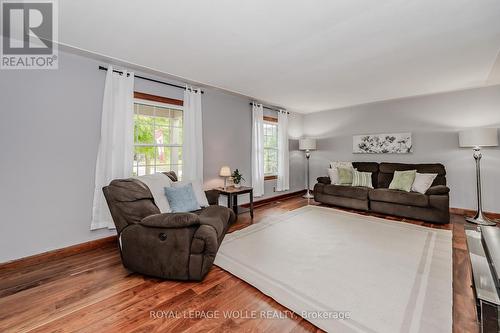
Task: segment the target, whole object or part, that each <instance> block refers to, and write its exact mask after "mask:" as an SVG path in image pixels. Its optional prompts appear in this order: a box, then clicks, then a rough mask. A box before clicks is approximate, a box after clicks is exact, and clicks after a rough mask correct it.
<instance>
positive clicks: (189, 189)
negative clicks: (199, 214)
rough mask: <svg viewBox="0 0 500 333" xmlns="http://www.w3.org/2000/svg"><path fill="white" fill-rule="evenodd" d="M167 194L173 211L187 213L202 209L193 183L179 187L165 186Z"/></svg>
mask: <svg viewBox="0 0 500 333" xmlns="http://www.w3.org/2000/svg"><path fill="white" fill-rule="evenodd" d="M165 196H166V197H167V199H168V203H169V204H170V209H171V210H172V213H187V212H192V211H194V210H198V209H200V205H199V204H198V200H197V199H196V195H195V194H194V190H193V185H192V184H191V183H188V184H186V185H184V186H179V187H173V186H171V187H165Z"/></svg>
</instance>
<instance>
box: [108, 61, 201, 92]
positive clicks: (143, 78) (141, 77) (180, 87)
mask: <svg viewBox="0 0 500 333" xmlns="http://www.w3.org/2000/svg"><path fill="white" fill-rule="evenodd" d="M99 69H100V70H101V71H107V70H108V69H107V68H106V67H104V66H99ZM113 72H114V73H119V74H123V72H122V71H118V70H116V69H113ZM134 77H136V78H138V79H142V80H146V81H151V82H156V83H160V84H165V85H167V86H171V87H175V88H179V89H184V90H186V87H183V86H179V85H177V84H173V83H168V82H164V81H159V80H155V79H150V78H148V77H144V76H140V75H135V76H134ZM200 92H201V93H202V94H204V92H203V90H200Z"/></svg>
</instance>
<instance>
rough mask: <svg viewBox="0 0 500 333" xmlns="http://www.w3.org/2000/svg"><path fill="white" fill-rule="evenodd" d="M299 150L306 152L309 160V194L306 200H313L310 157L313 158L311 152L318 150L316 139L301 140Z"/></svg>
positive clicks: (307, 193) (306, 195) (305, 196)
mask: <svg viewBox="0 0 500 333" xmlns="http://www.w3.org/2000/svg"><path fill="white" fill-rule="evenodd" d="M299 149H300V150H305V152H306V159H307V192H306V194H305V195H304V198H307V199H312V198H314V196H313V195H312V194H311V190H310V188H311V187H310V186H309V157H311V150H316V139H300V140H299Z"/></svg>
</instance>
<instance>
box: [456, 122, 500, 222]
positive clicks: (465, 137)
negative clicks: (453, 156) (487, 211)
mask: <svg viewBox="0 0 500 333" xmlns="http://www.w3.org/2000/svg"><path fill="white" fill-rule="evenodd" d="M458 138H459V145H460V147H469V148H470V147H472V149H473V150H474V155H473V156H474V160H476V195H477V213H476V215H475V216H474V217H467V218H466V220H467V221H468V222H471V223H475V224H480V225H496V223H495V222H493V221H491V220H490V219H489V218H487V217H486V216H484V214H483V203H482V193H481V157H482V154H481V147H495V146H498V131H497V129H496V128H472V129H466V130H463V131H460V132H459V134H458Z"/></svg>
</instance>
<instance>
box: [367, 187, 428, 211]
mask: <svg viewBox="0 0 500 333" xmlns="http://www.w3.org/2000/svg"><path fill="white" fill-rule="evenodd" d="M369 197H370V200H373V201H383V202H389V203H395V204H400V205H408V206H417V207H428V206H429V197H428V196H427V195H425V194H420V193H416V192H403V191H399V190H389V189H386V188H377V189H373V190H370V192H369Z"/></svg>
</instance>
